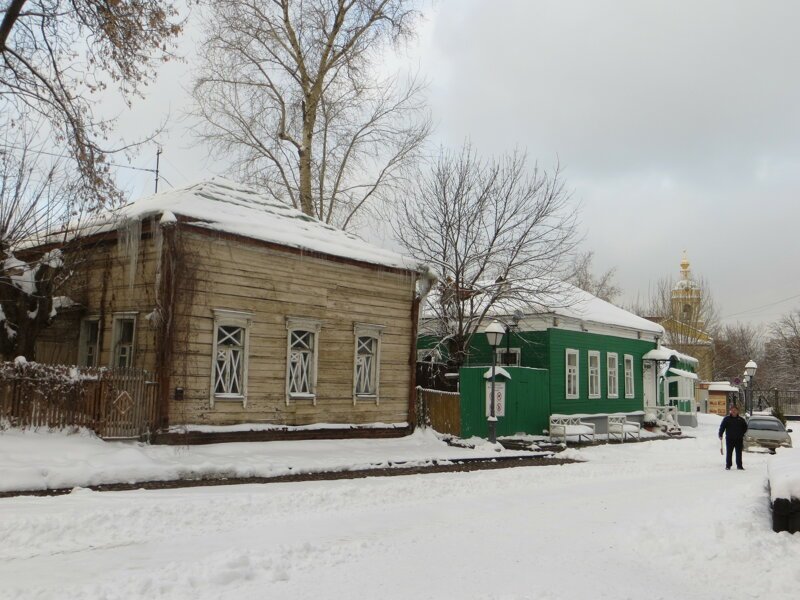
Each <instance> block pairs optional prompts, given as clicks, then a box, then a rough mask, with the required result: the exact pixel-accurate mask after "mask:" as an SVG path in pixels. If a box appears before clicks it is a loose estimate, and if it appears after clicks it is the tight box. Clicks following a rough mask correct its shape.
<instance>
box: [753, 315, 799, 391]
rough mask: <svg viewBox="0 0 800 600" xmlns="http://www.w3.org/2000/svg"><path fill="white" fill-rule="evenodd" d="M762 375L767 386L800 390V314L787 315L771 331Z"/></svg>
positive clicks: (761, 377) (761, 366)
mask: <svg viewBox="0 0 800 600" xmlns="http://www.w3.org/2000/svg"><path fill="white" fill-rule="evenodd" d="M758 375H759V380H761V381H763V382H765V385H766V386H769V387H778V388H782V389H795V390H797V389H800V310H794V311H792V312H790V313H788V314H786V315H784V316H783V317H781V318H780V319H779V320H778V321H777V322H776V323H774V324H773V325H772V327H771V328H770V337H769V339H768V340H767V342H766V344H765V353H764V361H763V364H762V363H759V372H758Z"/></svg>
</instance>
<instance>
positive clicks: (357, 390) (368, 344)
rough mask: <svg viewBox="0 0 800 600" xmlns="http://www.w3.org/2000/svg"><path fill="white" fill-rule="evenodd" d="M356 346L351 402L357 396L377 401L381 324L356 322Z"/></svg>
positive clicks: (354, 330) (354, 329)
mask: <svg viewBox="0 0 800 600" xmlns="http://www.w3.org/2000/svg"><path fill="white" fill-rule="evenodd" d="M353 333H354V335H355V341H356V347H355V357H354V361H353V362H354V365H353V403H354V404H355V402H356V400H357V399H359V398H362V399H370V400H372V399H374V400H375V402H376V403H377V402H378V389H379V385H380V356H381V354H380V351H381V336H382V335H383V326H382V325H366V324H361V323H356V324H355V325H354V326H353Z"/></svg>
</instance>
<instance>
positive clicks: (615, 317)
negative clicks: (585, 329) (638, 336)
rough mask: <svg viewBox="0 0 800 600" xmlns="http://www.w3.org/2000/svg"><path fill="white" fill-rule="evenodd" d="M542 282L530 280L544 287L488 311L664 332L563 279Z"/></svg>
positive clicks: (535, 286) (491, 314)
mask: <svg viewBox="0 0 800 600" xmlns="http://www.w3.org/2000/svg"><path fill="white" fill-rule="evenodd" d="M541 283H542V285H539V284H538V283H537V281H533V282H532V283H531V285H530V287H531V288H533V289H536V288H539V289H541V290H543V291H541V292H538V293H536V292H530V293H527V294H526V296H527V297H524V298H523V299H521V300H513V301H501V302H498V303H497V304H496V305H495V306H493V307H492V308H491V309H489V311H488V313H487V315H488V316H498V315H510V314H513V313H514V311H515V310H521V311H522V313H523V315H525V316H529V315H537V314H538V315H541V314H548V315H555V316H559V317H565V318H568V319H576V320H578V321H583V322H585V323H587V324H590V323H594V324H599V325H611V326H613V327H622V328H625V329H632V330H634V331H641V332H646V333H652V334H655V335H663V334H664V328H663V327H661V325H659V324H658V323H653V322H652V321H648V320H647V319H644V318H642V317H640V316H638V315H635V314H633V313H631V312H628V311H627V310H625V309H624V308H620V307H619V306H615V305H613V304H611V303H610V302H606V301H605V300H601V299H600V298H598V297H597V296H595V295H593V294H590V293H589V292H587V291H585V290H582V289H580V288H577V287H575V286H574V285H571V284H569V283H567V282H565V281H545V280H542V282H541Z"/></svg>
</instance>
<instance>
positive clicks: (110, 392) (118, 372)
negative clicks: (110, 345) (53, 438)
mask: <svg viewBox="0 0 800 600" xmlns="http://www.w3.org/2000/svg"><path fill="white" fill-rule="evenodd" d="M157 393H158V385H157V384H156V383H154V382H151V381H149V377H148V373H147V372H146V371H144V370H142V369H122V368H114V369H95V368H82V367H71V366H65V365H41V364H36V363H28V364H21V365H20V364H14V363H0V420H5V421H7V422H8V423H9V424H10V425H11V426H12V427H20V428H28V427H48V428H51V429H60V428H64V427H87V428H89V429H92V430H94V431H95V432H96V433H97V434H98V435H99V436H100V437H102V438H105V439H132V438H143V437H145V436H147V435H149V434H150V433H151V432H152V431H154V429H155V423H156V418H157V405H156V404H157V403H156V400H157Z"/></svg>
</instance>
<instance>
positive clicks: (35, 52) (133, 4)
mask: <svg viewBox="0 0 800 600" xmlns="http://www.w3.org/2000/svg"><path fill="white" fill-rule="evenodd" d="M177 14H178V13H177V9H176V7H175V4H173V3H172V2H169V1H166V0H114V1H109V0H3V1H2V3H0V112H2V113H3V114H4V115H8V116H10V117H11V118H16V119H17V120H18V121H20V120H23V119H25V118H27V114H28V113H30V112H33V113H38V114H39V115H41V116H43V117H44V118H45V119H46V120H47V122H49V124H50V125H51V127H52V129H53V132H54V133H53V134H52V139H51V145H50V147H51V148H52V147H53V145H54V142H56V143H57V144H63V145H65V146H66V148H67V149H68V153H69V154H70V155H71V157H72V159H73V160H74V162H75V164H76V166H77V171H78V173H79V174H80V175H81V178H82V182H83V184H84V186H85V187H86V188H87V189H89V190H93V191H94V192H95V193H96V195H97V197H98V198H100V199H102V198H103V197H108V196H109V195H112V196H113V195H115V194H114V191H115V186H114V184H113V182H112V180H111V176H110V172H109V165H108V161H107V155H108V153H109V152H111V151H114V149H112V148H107V147H105V144H107V143H108V135H109V133H110V127H111V124H112V123H111V122H110V121H108V120H103V119H101V118H99V117H97V116H96V113H95V110H94V109H95V107H94V104H95V102H96V97H93V96H94V95H95V94H97V93H98V92H101V91H103V90H105V89H106V88H107V87H108V86H109V85H112V86H114V87H116V88H117V89H119V91H120V92H121V93H122V96H123V98H124V99H125V100H126V102H129V101H130V98H131V97H132V96H133V95H135V94H137V93H138V92H139V90H140V88H141V86H143V85H145V84H146V83H147V82H148V81H150V80H152V78H153V77H154V74H155V67H156V65H157V64H158V63H159V62H162V61H163V60H166V59H168V58H170V56H171V54H170V52H169V50H168V45H169V44H170V43H171V42H172V40H173V39H174V38H175V37H176V36H177V35H178V34H179V32H180V30H181V24H180V23H179V22H178V21H177ZM11 118H10V119H9V120H11Z"/></svg>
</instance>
